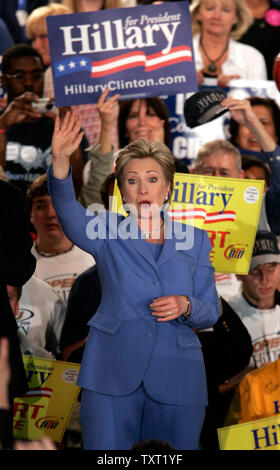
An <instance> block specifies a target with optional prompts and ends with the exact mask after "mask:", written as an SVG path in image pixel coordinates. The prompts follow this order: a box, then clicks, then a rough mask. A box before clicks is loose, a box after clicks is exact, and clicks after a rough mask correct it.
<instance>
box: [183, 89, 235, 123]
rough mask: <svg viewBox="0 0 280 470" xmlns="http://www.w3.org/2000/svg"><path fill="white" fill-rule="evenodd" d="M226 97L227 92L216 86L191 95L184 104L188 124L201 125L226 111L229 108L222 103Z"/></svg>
mask: <svg viewBox="0 0 280 470" xmlns="http://www.w3.org/2000/svg"><path fill="white" fill-rule="evenodd" d="M226 98H227V95H226V93H225V92H224V91H223V90H220V89H216V88H206V89H205V90H201V91H198V92H197V93H194V94H193V95H191V96H190V97H189V98H187V99H186V101H185V104H184V116H185V120H186V123H187V125H188V126H189V127H190V128H193V127H197V126H201V125H202V124H206V123H207V122H210V121H213V119H216V118H218V117H219V116H221V115H222V114H224V113H226V112H227V110H228V108H226V107H225V106H222V105H221V101H223V100H225V99H226Z"/></svg>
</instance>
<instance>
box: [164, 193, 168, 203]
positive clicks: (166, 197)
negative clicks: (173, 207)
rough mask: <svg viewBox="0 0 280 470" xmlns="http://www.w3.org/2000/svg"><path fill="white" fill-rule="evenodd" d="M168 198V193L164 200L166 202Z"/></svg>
mask: <svg viewBox="0 0 280 470" xmlns="http://www.w3.org/2000/svg"><path fill="white" fill-rule="evenodd" d="M167 199H168V194H166V195H165V198H164V202H166V201H167Z"/></svg>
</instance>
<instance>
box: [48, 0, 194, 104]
mask: <svg viewBox="0 0 280 470" xmlns="http://www.w3.org/2000/svg"><path fill="white" fill-rule="evenodd" d="M47 26H48V37H49V44H50V54H51V64H52V72H53V80H54V90H55V102H56V105H57V106H72V105H77V104H86V103H95V102H96V101H97V100H98V97H99V96H100V94H101V93H102V91H104V90H105V88H106V87H108V88H109V89H110V94H115V93H119V94H120V95H121V98H120V99H133V98H144V97H149V96H150V97H151V96H160V95H174V94H177V93H186V92H195V91H197V80H196V72H195V64H194V55H193V46H192V30H191V18H190V12H189V3H188V2H186V1H182V2H167V3H163V4H159V5H145V6H137V7H132V8H120V9H110V10H101V11H95V12H87V13H75V14H71V15H59V16H50V17H48V18H47Z"/></svg>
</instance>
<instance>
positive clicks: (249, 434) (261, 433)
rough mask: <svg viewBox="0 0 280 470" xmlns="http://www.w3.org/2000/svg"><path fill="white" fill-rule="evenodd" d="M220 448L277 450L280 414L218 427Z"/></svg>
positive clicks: (279, 440)
mask: <svg viewBox="0 0 280 470" xmlns="http://www.w3.org/2000/svg"><path fill="white" fill-rule="evenodd" d="M218 438H219V447H220V450H279V449H280V416H279V415H278V416H272V417H270V418H264V419H258V420H256V421H250V422H248V423H242V424H235V425H234V426H226V427H224V428H219V429H218Z"/></svg>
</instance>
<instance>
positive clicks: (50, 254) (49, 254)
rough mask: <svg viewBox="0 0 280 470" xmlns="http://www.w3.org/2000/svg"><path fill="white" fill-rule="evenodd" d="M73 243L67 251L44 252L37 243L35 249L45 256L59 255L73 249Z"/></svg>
mask: <svg viewBox="0 0 280 470" xmlns="http://www.w3.org/2000/svg"><path fill="white" fill-rule="evenodd" d="M73 246H74V245H73V243H72V245H71V246H70V248H67V250H65V251H61V252H58V253H44V252H43V251H40V250H39V248H38V246H37V244H36V243H35V249H36V251H37V253H39V255H41V256H43V257H45V258H50V257H51V256H58V255H63V254H64V253H68V251H70V250H72V248H73Z"/></svg>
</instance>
